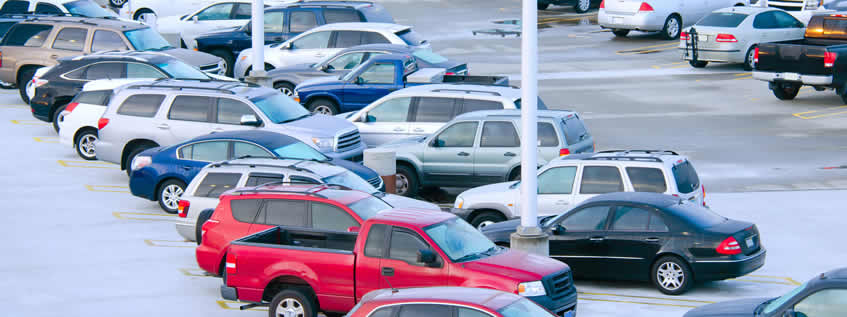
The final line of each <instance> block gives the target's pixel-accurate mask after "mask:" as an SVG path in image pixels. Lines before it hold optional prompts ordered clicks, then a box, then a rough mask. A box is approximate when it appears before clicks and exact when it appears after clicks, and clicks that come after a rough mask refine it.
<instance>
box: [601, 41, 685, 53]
mask: <svg viewBox="0 0 847 317" xmlns="http://www.w3.org/2000/svg"><path fill="white" fill-rule="evenodd" d="M677 47H679V43H665V44H656V45H648V46H642V47H637V48H632V49H628V50H620V51H617V52H615V54H618V55H634V54H649V53H656V52H661V51H667V50H671V49H675V48H677Z"/></svg>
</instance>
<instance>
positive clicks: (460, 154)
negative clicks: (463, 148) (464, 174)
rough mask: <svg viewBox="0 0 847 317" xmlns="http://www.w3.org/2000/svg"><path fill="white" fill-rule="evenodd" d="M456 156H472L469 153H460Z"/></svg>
mask: <svg viewBox="0 0 847 317" xmlns="http://www.w3.org/2000/svg"><path fill="white" fill-rule="evenodd" d="M456 155H458V156H470V155H471V154H470V153H468V152H459V154H456Z"/></svg>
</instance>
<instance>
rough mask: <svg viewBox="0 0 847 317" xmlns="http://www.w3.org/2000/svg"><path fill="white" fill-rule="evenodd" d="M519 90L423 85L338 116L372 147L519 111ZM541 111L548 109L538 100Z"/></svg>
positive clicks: (478, 86) (497, 87)
mask: <svg viewBox="0 0 847 317" xmlns="http://www.w3.org/2000/svg"><path fill="white" fill-rule="evenodd" d="M520 105H521V91H520V89H517V88H514V87H508V86H490V85H473V84H468V85H445V84H434V85H421V86H413V87H409V88H405V89H400V90H398V91H395V92H392V93H390V94H388V95H387V96H385V97H382V98H380V99H379V100H377V101H374V102H373V103H371V104H370V105H368V106H367V107H364V108H362V109H361V110H359V111H355V112H349V113H343V114H339V115H338V116H339V117H341V118H345V119H347V120H349V121H350V122H353V124H355V125H356V127H357V128H359V133H360V134H361V136H362V140H364V142H365V143H366V144H367V145H368V146H369V147H373V146H379V145H382V144H385V143H389V142H393V141H398V140H401V139H406V138H409V137H413V136H420V137H423V136H428V135H430V134H432V133H433V132H435V131H438V129H440V128H441V127H442V126H444V124H445V123H447V122H448V121H450V120H453V118H455V117H456V116H458V115H460V114H463V113H468V112H473V111H480V110H502V109H520ZM538 109H539V110H546V109H547V105H545V104H544V102H543V101H541V98H538Z"/></svg>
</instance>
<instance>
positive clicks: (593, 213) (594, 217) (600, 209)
mask: <svg viewBox="0 0 847 317" xmlns="http://www.w3.org/2000/svg"><path fill="white" fill-rule="evenodd" d="M608 216H609V206H608V205H600V206H592V207H588V208H584V209H581V210H577V211H576V212H573V214H572V215H570V216H568V217H567V218H565V220H563V221H562V222H561V225H562V227H565V229H566V230H568V231H599V230H605V229H606V219H607V218H608Z"/></svg>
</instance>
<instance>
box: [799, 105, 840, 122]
mask: <svg viewBox="0 0 847 317" xmlns="http://www.w3.org/2000/svg"><path fill="white" fill-rule="evenodd" d="M844 108H847V106H838V107H831V108H826V109H822V110H812V111H806V112H798V113H794V114H792V116H795V117H797V118H800V119H804V120H808V119H817V118H823V117H831V116H836V115H839V114H845V113H847V110H844V111H837V112H828V111H831V110H838V109H844ZM821 112H827V113H824V114H819V115H812V116H808V115H807V114H811V113H821Z"/></svg>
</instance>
